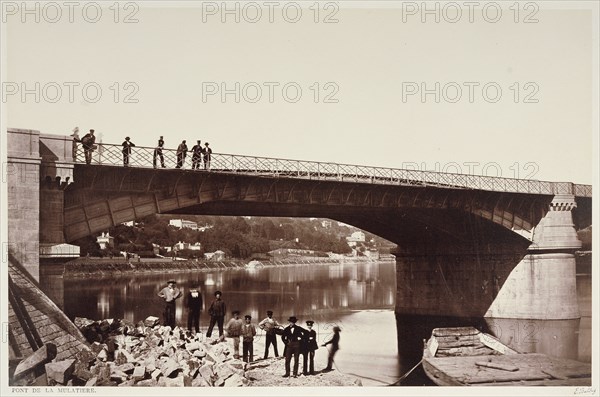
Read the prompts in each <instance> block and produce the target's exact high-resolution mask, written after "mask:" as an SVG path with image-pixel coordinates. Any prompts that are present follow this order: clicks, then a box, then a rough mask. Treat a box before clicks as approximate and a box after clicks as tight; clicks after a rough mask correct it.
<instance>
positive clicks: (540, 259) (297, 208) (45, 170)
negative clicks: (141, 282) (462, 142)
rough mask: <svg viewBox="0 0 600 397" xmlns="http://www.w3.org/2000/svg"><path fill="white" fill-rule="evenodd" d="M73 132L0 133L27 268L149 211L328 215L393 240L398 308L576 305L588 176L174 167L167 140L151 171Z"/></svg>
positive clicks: (569, 308) (481, 310)
mask: <svg viewBox="0 0 600 397" xmlns="http://www.w3.org/2000/svg"><path fill="white" fill-rule="evenodd" d="M71 139H72V138H70V137H66V136H53V135H40V134H39V133H38V132H36V131H30V130H13V129H11V130H9V131H8V145H9V147H8V156H9V165H8V166H9V169H8V178H9V189H8V191H9V240H10V244H11V250H12V252H14V253H15V257H16V258H18V259H19V261H20V262H21V263H22V264H23V265H24V266H25V267H27V268H28V270H29V271H30V272H31V273H32V274H33V275H34V276H35V277H38V266H39V244H46V245H51V244H59V243H64V242H75V241H76V240H77V239H80V238H82V237H86V236H89V235H93V234H96V233H99V232H101V231H105V230H106V229H108V228H109V227H111V226H115V225H117V224H120V223H122V222H126V221H130V220H134V219H138V218H140V217H144V216H147V215H151V214H218V215H253V216H301V217H327V218H332V219H336V220H339V221H342V222H345V223H348V224H352V225H355V226H357V227H360V228H362V229H364V230H368V231H370V232H373V233H375V234H378V235H380V236H382V237H385V238H387V239H389V240H391V241H393V242H395V243H397V244H398V245H399V247H400V248H399V252H398V255H399V256H401V257H402V258H401V259H399V262H398V267H397V280H398V293H397V304H396V311H397V313H412V314H439V313H444V314H448V315H452V314H454V315H469V316H482V315H484V314H486V312H487V315H490V316H497V317H523V318H574V317H578V316H579V314H578V308H577V300H576V295H575V263H574V256H573V251H574V250H576V249H578V248H580V247H581V242H580V241H579V240H578V239H577V234H576V228H584V227H586V226H588V225H590V224H591V186H587V185H576V184H572V183H554V182H542V181H530V180H516V179H508V178H493V177H481V176H473V175H459V174H444V173H435V172H422V171H413V170H398V169H391V168H380V167H364V166H355V165H344V164H333V163H320V162H305V161H295V160H282V159H267V158H260V157H247V156H237V155H225V154H216V153H213V155H212V163H211V170H210V171H204V170H191V169H173V168H172V167H173V166H174V164H175V163H174V162H175V153H174V151H172V150H169V149H164V150H163V153H164V156H165V160H166V163H167V164H166V165H167V166H169V168H166V169H153V167H152V160H153V149H152V148H134V152H133V154H132V156H131V158H130V167H123V166H122V163H121V162H122V153H121V146H118V145H108V144H102V145H100V146H99V147H98V150H97V151H96V152H95V154H94V156H93V161H92V164H90V165H86V164H82V163H81V161H82V160H83V155H82V153H81V152H80V153H79V155H78V156H77V157H76V159H77V160H79V161H78V162H74V161H73V160H74V158H73V151H72V140H71ZM188 163H189V156H188ZM186 167H189V164H188V165H186ZM515 231H518V232H520V233H515ZM523 232H525V233H523ZM524 235H526V236H532V239H527V238H526V237H524ZM532 242H533V243H532ZM418 257H426V258H428V259H427V260H425V261H423V260H420V261H419V265H418V266H417V265H416V262H414V261H413V258H418ZM465 302H470V304H469V305H465V304H464V303H465Z"/></svg>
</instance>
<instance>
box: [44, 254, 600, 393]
mask: <svg viewBox="0 0 600 397" xmlns="http://www.w3.org/2000/svg"><path fill="white" fill-rule="evenodd" d="M395 267H396V264H395V262H347V263H342V264H334V265H314V264H313V265H294V266H286V267H265V268H260V269H236V270H221V271H203V272H187V273H183V272H174V273H172V274H155V273H152V274H125V275H119V276H118V277H111V278H74V279H64V278H63V276H62V275H61V274H52V273H51V272H48V271H47V270H46V274H44V272H45V271H44V268H43V267H42V270H41V271H42V277H41V280H42V285H41V286H42V289H43V290H44V291H45V292H46V293H47V294H48V295H49V296H50V297H51V298H52V299H53V300H54V301H55V302H56V303H57V305H58V306H59V307H60V308H61V309H63V311H64V312H65V313H66V314H67V316H68V317H69V318H70V319H74V318H75V317H87V318H91V319H104V318H114V317H116V318H125V319H129V320H132V321H134V322H137V321H139V320H143V319H145V318H146V317H147V316H151V315H153V316H157V317H159V318H161V320H162V311H163V303H162V300H161V299H160V298H159V297H158V296H157V293H158V291H159V290H160V289H161V288H163V287H164V286H165V285H166V281H168V280H169V279H174V280H176V281H177V285H178V287H179V288H181V289H182V290H183V292H184V293H185V292H186V291H188V289H189V288H190V287H192V286H199V287H200V289H201V292H202V295H203V299H204V305H205V310H204V311H203V312H202V315H201V318H200V327H201V328H202V330H203V333H205V332H206V328H207V325H208V320H209V317H208V314H207V313H206V308H207V307H208V305H209V304H210V301H211V300H212V298H213V294H214V292H215V291H217V290H220V291H222V292H223V300H224V301H225V302H226V304H227V310H228V312H229V313H230V312H231V311H232V310H239V311H240V312H241V314H242V316H243V315H246V314H250V315H251V316H252V322H253V323H255V324H256V323H258V322H259V321H260V320H262V319H263V318H264V317H265V314H266V311H267V310H272V311H273V312H274V316H273V317H274V318H275V319H276V320H278V321H279V322H282V323H284V324H285V323H286V320H287V318H288V317H289V316H292V315H294V316H296V317H298V319H299V321H300V323H301V325H303V326H304V325H305V321H306V320H313V321H315V330H316V331H317V333H318V339H319V342H323V341H325V340H327V339H328V338H329V337H330V336H331V329H332V327H333V326H334V325H338V326H340V327H341V328H342V333H341V340H340V347H341V349H340V351H339V352H338V354H337V355H336V368H337V370H338V371H341V372H344V373H347V374H353V375H355V376H358V377H360V378H361V379H362V382H363V385H365V386H381V385H386V384H390V383H393V382H394V381H396V380H397V379H398V378H399V377H400V376H401V375H402V374H404V373H405V372H406V371H408V369H410V368H411V367H412V366H413V365H414V364H416V363H417V362H418V361H419V360H420V358H421V348H420V347H419V344H420V342H421V341H414V340H413V341H408V340H407V339H408V338H404V336H405V335H412V334H416V333H415V332H413V331H414V330H416V329H417V328H418V327H427V326H429V325H428V322H431V321H435V322H436V323H435V326H445V325H454V324H452V323H448V324H445V323H444V321H442V320H440V319H438V318H436V319H431V318H425V319H423V318H421V319H416V318H412V319H406V318H405V319H401V318H398V319H397V318H396V317H395V315H394V305H395V293H396V273H395ZM577 280H578V283H577V285H578V295H579V298H580V307H582V319H581V320H570V321H567V322H539V321H538V322H532V321H524V320H515V321H513V322H511V321H510V320H492V321H490V320H488V321H487V322H483V320H482V323H483V326H484V327H485V326H486V325H487V328H489V329H491V330H493V329H496V330H500V329H502V330H505V334H506V335H504V336H503V337H502V338H501V339H503V340H504V341H506V342H510V343H512V344H513V345H514V344H517V346H516V347H518V348H520V349H521V350H523V351H539V352H543V353H547V354H553V355H558V356H562V357H568V358H574V359H579V360H581V361H587V362H589V361H590V360H591V357H590V352H591V308H590V307H589V306H591V305H590V304H589V302H590V300H591V299H590V298H591V277H590V276H589V275H578V278H577ZM228 318H230V316H228V317H227V318H226V321H227V320H228ZM176 321H177V323H178V325H180V326H184V327H185V326H186V325H187V324H186V321H187V314H186V313H185V311H184V309H183V305H182V302H181V301H178V302H177V309H176ZM499 321H500V322H499ZM300 323H299V324H300ZM459 325H468V324H459ZM532 327H533V328H532ZM532 329H533V330H534V332H532ZM509 330H511V331H509ZM426 332H429V333H430V329H428V330H427V331H426ZM511 332H512V334H513V335H510V336H512V337H511V338H510V339H508V340H506V339H507V338H508V337H509V334H510V333H511ZM398 335H401V336H400V337H399V336H398ZM515 337H516V339H515ZM405 344H410V346H409V347H411V348H409V349H406V348H405V347H407V346H405ZM557 346H558V347H557ZM279 349H280V354H281V351H282V350H283V345H282V343H281V342H279ZM254 354H255V357H257V358H258V357H262V355H263V354H264V335H262V331H259V335H258V336H257V338H256V340H255V343H254ZM270 354H271V355H272V354H273V352H272V351H271V353H270ZM326 363H327V350H326V348H324V347H321V348H319V350H318V351H317V354H316V357H315V366H316V368H315V369H316V370H320V369H322V368H324V367H325V365H326ZM403 384H406V385H431V384H432V383H431V382H430V381H429V379H427V377H426V376H425V375H424V373H422V372H421V371H419V370H417V371H415V372H414V373H413V374H411V376H409V377H408V378H407V379H406V381H405V382H403Z"/></svg>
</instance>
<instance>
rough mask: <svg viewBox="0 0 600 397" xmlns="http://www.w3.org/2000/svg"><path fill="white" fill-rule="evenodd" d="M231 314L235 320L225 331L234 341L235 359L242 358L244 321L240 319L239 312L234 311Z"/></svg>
mask: <svg viewBox="0 0 600 397" xmlns="http://www.w3.org/2000/svg"><path fill="white" fill-rule="evenodd" d="M231 314H232V315H233V318H232V319H231V320H229V322H228V323H227V325H226V326H225V331H227V336H228V337H229V338H231V339H232V340H233V357H234V358H240V336H241V335H242V326H243V325H244V321H242V319H241V318H240V311H239V310H234V311H233V312H231Z"/></svg>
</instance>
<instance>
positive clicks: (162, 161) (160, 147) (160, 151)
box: [152, 136, 165, 168]
mask: <svg viewBox="0 0 600 397" xmlns="http://www.w3.org/2000/svg"><path fill="white" fill-rule="evenodd" d="M164 146H165V141H164V140H163V137H162V136H161V137H160V138H159V140H158V146H156V148H155V149H154V159H153V161H152V163H153V165H154V168H156V159H157V158H160V165H161V166H162V168H165V156H163V148H164Z"/></svg>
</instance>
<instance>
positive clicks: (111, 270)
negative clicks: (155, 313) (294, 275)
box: [45, 257, 390, 278]
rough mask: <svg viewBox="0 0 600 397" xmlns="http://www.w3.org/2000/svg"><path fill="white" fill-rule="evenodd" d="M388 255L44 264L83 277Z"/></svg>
mask: <svg viewBox="0 0 600 397" xmlns="http://www.w3.org/2000/svg"><path fill="white" fill-rule="evenodd" d="M387 261H390V259H388V258H384V259H378V260H373V259H370V258H366V257H358V258H341V259H332V258H314V257H310V258H294V259H285V260H276V261H273V260H271V261H258V262H259V264H256V265H255V266H252V267H248V266H247V265H246V264H247V262H248V261H242V260H228V261H197V260H175V261H174V260H163V259H160V260H157V259H150V260H148V259H146V260H139V261H138V260H132V261H129V262H128V261H126V260H125V259H121V260H120V259H104V258H78V259H75V260H72V261H69V262H67V263H64V264H62V265H61V264H53V265H52V264H49V265H45V266H46V267H48V268H52V267H54V268H55V269H54V271H55V272H56V271H57V269H56V268H59V269H58V273H61V272H60V267H62V275H63V277H65V278H86V277H100V278H101V277H104V276H106V277H118V276H119V275H130V274H135V273H150V274H151V273H161V274H164V273H165V272H190V271H200V272H207V271H219V270H248V271H256V270H259V269H263V268H272V267H287V266H301V265H306V266H309V265H311V266H318V265H323V266H324V265H327V266H328V265H339V264H346V263H369V262H387Z"/></svg>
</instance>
